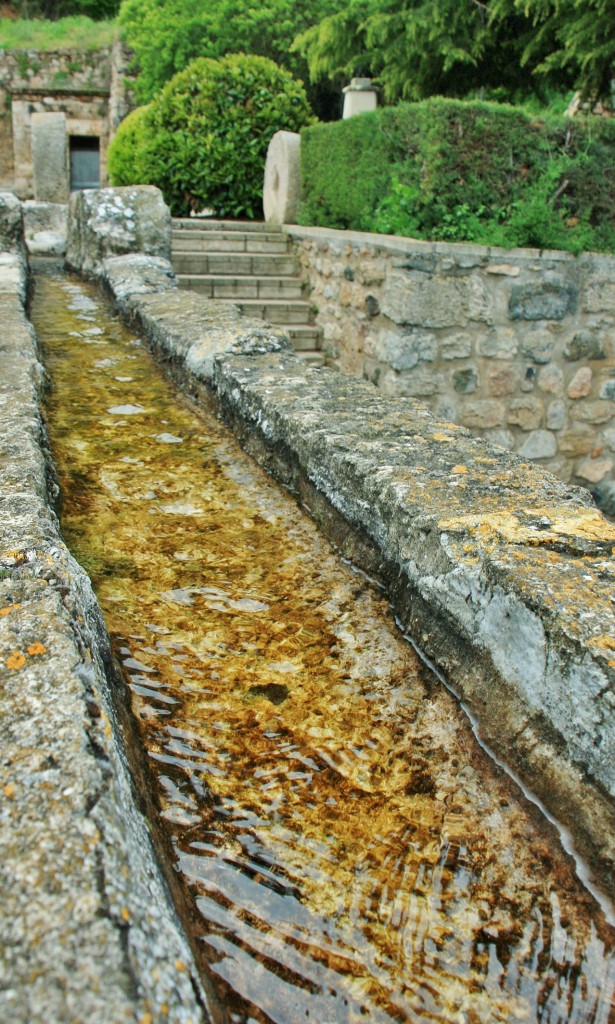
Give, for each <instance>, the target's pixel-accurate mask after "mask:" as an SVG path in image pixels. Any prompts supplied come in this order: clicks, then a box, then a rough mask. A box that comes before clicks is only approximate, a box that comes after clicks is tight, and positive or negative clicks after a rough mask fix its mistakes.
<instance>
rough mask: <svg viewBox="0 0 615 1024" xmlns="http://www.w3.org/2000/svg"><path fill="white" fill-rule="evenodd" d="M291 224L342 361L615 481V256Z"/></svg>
mask: <svg viewBox="0 0 615 1024" xmlns="http://www.w3.org/2000/svg"><path fill="white" fill-rule="evenodd" d="M287 231H288V232H289V234H290V236H291V238H292V240H293V242H294V245H295V248H296V251H297V254H298V256H299V258H300V260H301V263H302V266H303V270H304V275H305V278H306V280H307V281H308V283H309V287H310V291H311V300H312V302H313V304H314V306H315V308H316V309H317V311H318V312H317V314H316V322H317V323H319V324H320V325H321V326H322V328H323V332H324V348H325V352H326V355H327V359H328V362H329V363H330V365H332V366H334V367H336V368H337V369H340V370H343V371H344V372H346V373H351V374H354V375H357V376H359V377H364V378H365V379H366V380H369V381H371V382H372V383H373V384H376V385H377V386H378V387H379V388H380V389H381V390H382V391H384V392H385V394H387V395H391V396H412V397H415V398H420V400H421V401H422V402H425V404H426V405H428V407H429V408H430V409H431V410H432V412H434V413H435V414H436V415H438V416H440V417H442V418H444V419H446V420H450V421H452V422H453V423H459V424H461V425H463V426H466V427H468V428H469V429H470V430H471V431H472V432H473V433H475V434H478V435H480V436H482V437H485V438H487V439H489V440H491V441H493V442H495V443H496V444H498V445H501V446H503V447H504V448H507V449H509V450H512V451H515V452H518V453H519V454H520V455H521V456H522V457H523V458H525V459H531V460H533V461H536V462H539V463H541V464H542V465H544V466H545V467H547V468H548V469H550V470H551V471H552V472H554V473H556V474H557V475H558V476H559V477H561V478H562V479H563V480H565V481H573V482H574V483H578V484H581V485H583V486H585V487H588V488H590V489H596V488H598V490H600V486H601V485H602V487H603V488H604V485H605V483H606V482H607V481H613V479H614V475H613V470H614V467H615V258H613V257H610V256H600V255H596V254H587V253H586V254H584V255H582V256H579V257H574V256H572V255H570V254H568V253H564V252H540V251H539V250H533V249H515V250H511V251H506V250H502V249H488V248H485V247H483V246H477V245H459V244H445V243H430V242H421V241H412V240H409V239H395V238H392V237H389V236H384V235H369V234H356V233H352V232H347V231H330V230H328V229H323V228H297V227H288V228H287ZM610 486H611V487H612V486H613V485H612V483H611V485H610ZM608 489H609V488H607V490H608ZM612 494H613V495H614V497H613V498H612V501H613V508H614V511H615V488H614V489H613V491H612Z"/></svg>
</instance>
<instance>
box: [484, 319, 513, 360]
mask: <svg viewBox="0 0 615 1024" xmlns="http://www.w3.org/2000/svg"><path fill="white" fill-rule="evenodd" d="M518 348H519V345H518V342H517V335H516V334H515V332H514V331H513V330H512V328H510V327H493V328H492V329H491V330H490V331H489V333H488V334H487V336H486V337H484V338H479V340H478V343H477V351H478V354H479V355H481V356H486V357H487V358H488V359H512V357H513V356H515V355H516V354H517V350H518Z"/></svg>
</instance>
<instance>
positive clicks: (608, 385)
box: [600, 380, 615, 402]
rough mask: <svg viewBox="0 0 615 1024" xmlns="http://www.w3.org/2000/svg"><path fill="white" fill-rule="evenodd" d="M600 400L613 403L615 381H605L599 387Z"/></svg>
mask: <svg viewBox="0 0 615 1024" xmlns="http://www.w3.org/2000/svg"><path fill="white" fill-rule="evenodd" d="M600 398H604V399H607V400H608V401H610V402H615V380H605V382H604V384H601V385H600Z"/></svg>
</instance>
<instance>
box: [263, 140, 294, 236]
mask: <svg viewBox="0 0 615 1024" xmlns="http://www.w3.org/2000/svg"><path fill="white" fill-rule="evenodd" d="M300 149H301V137H300V136H299V135H297V133H296V132H276V133H275V135H274V136H273V138H272V140H271V142H270V143H269V149H268V150H267V161H266V163H265V183H264V186H263V210H264V212H265V220H266V221H267V223H268V224H294V223H295V222H296V219H297V211H298V208H299V198H300V191H301V179H300V177H299V155H300Z"/></svg>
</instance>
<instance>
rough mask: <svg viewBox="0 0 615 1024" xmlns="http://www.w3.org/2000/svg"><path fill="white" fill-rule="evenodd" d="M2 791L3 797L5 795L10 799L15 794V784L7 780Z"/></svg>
mask: <svg viewBox="0 0 615 1024" xmlns="http://www.w3.org/2000/svg"><path fill="white" fill-rule="evenodd" d="M2 792H3V793H4V795H5V797H7V798H8V799H9V800H12V799H13V797H14V796H15V786H14V785H13V783H12V782H9V784H8V785H7V786H5V787H4V789H3V791H2Z"/></svg>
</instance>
